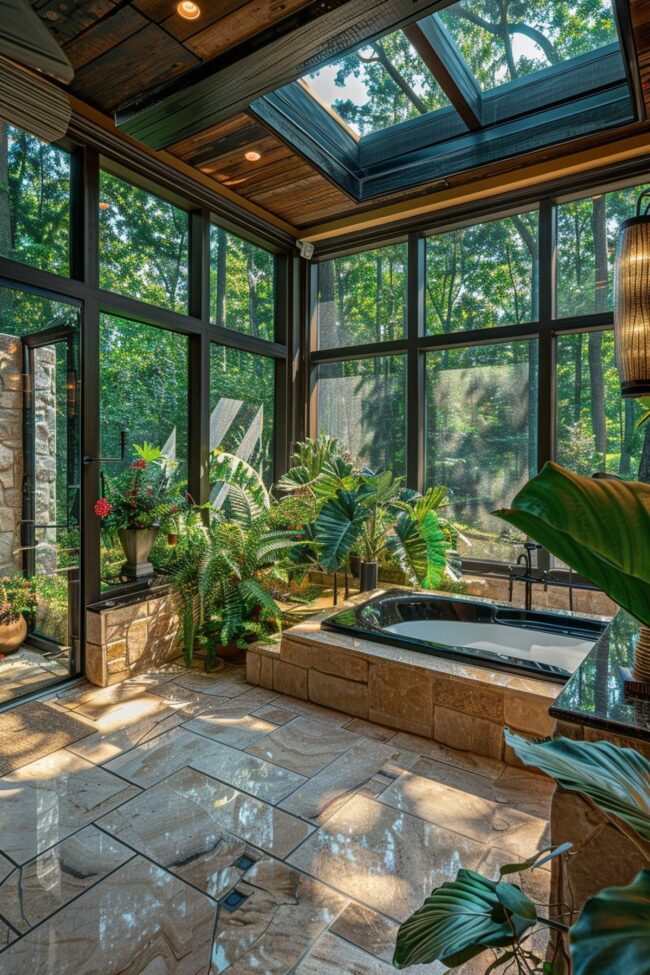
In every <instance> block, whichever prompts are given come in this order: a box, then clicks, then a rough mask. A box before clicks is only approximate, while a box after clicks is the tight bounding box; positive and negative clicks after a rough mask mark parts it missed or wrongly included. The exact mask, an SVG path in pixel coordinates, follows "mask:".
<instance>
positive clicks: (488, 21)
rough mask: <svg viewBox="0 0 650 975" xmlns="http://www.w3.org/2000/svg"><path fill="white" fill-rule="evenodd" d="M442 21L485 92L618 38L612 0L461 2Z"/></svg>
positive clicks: (483, 0)
mask: <svg viewBox="0 0 650 975" xmlns="http://www.w3.org/2000/svg"><path fill="white" fill-rule="evenodd" d="M438 17H439V18H440V20H441V21H442V23H443V24H444V26H445V28H446V29H447V31H448V32H449V34H450V36H451V37H452V38H453V40H454V41H455V42H456V44H457V45H458V48H459V50H460V52H461V54H462V56H463V58H464V59H465V61H466V63H467V65H468V66H469V67H470V69H471V70H472V72H473V74H474V77H475V78H476V80H477V82H478V84H479V86H480V87H481V89H482V90H483V91H489V90H490V89H492V88H497V87H499V86H501V85H504V84H507V83H508V82H510V81H516V80H517V79H519V78H525V77H526V76H527V75H530V74H532V73H533V72H534V71H539V70H541V69H543V68H549V67H551V66H552V65H554V64H559V63H561V62H563V61H568V60H569V59H571V58H574V57H578V56H579V55H581V54H589V53H591V52H594V51H597V50H599V49H600V48H602V47H606V46H607V45H608V44H613V43H616V41H617V40H618V36H617V32H616V24H615V22H614V12H613V10H612V4H611V0H579V2H578V3H566V2H562V0H553V2H552V3H549V0H509V2H506V3H503V2H502V0H461V2H460V3H455V4H453V5H452V6H451V7H446V8H445V9H444V10H442V11H440V13H439V14H438Z"/></svg>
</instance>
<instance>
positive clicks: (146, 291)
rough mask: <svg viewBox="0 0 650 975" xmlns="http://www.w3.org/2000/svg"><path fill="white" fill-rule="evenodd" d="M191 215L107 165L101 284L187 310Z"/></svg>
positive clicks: (102, 203)
mask: <svg viewBox="0 0 650 975" xmlns="http://www.w3.org/2000/svg"><path fill="white" fill-rule="evenodd" d="M188 235H189V218H188V214H187V213H186V211H185V210H180V209H179V208H178V207H175V206H173V205H172V204H171V203H168V202H167V201H166V200H162V199H161V198H160V197H158V196H153V194H151V193H146V192H145V191H144V190H141V189H140V188H139V187H137V186H133V184H131V183H127V182H125V181H124V180H123V179H119V178H118V177H117V176H113V175H112V173H107V172H104V171H102V173H101V178H100V194H99V247H100V251H99V281H100V286H101V287H102V288H107V289H108V290H109V291H117V292H119V293H120V294H125V295H129V297H131V298H138V299H140V300H141V301H147V302H149V303H151V304H152V305H160V307H161V308H170V309H172V311H178V312H183V313H187V300H188V292H187V288H188Z"/></svg>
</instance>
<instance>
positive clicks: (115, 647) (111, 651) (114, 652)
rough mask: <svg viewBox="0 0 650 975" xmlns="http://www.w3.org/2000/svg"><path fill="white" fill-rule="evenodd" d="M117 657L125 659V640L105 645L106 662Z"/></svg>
mask: <svg viewBox="0 0 650 975" xmlns="http://www.w3.org/2000/svg"><path fill="white" fill-rule="evenodd" d="M119 657H126V640H116V641H115V643H108V644H107V645H106V659H107V660H117V659H118V658H119Z"/></svg>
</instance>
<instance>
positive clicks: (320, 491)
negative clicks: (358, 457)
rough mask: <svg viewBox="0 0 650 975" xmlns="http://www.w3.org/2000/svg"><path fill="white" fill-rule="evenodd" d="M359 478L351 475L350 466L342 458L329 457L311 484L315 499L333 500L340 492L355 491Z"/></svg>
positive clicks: (356, 475)
mask: <svg viewBox="0 0 650 975" xmlns="http://www.w3.org/2000/svg"><path fill="white" fill-rule="evenodd" d="M360 480H361V479H360V476H359V475H358V474H353V472H352V464H350V463H348V461H347V460H344V459H343V457H336V456H335V457H330V458H328V459H327V460H326V461H324V463H323V466H322V468H321V471H320V474H319V475H318V477H316V478H315V479H314V480H313V481H312V484H311V489H312V491H313V492H314V495H315V497H316V498H317V499H320V500H323V499H327V498H334V497H336V495H337V494H338V493H339V492H340V491H355V490H357V489H358V488H359V484H360Z"/></svg>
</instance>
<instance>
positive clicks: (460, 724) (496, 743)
mask: <svg viewBox="0 0 650 975" xmlns="http://www.w3.org/2000/svg"><path fill="white" fill-rule="evenodd" d="M433 737H434V738H435V740H436V741H439V742H442V744H443V745H449V747H450V748H457V749H458V750H459V751H463V752H474V754H475V755H485V756H486V757H487V758H497V759H500V758H502V756H503V728H502V727H501V725H498V724H493V723H492V722H491V721H486V720H485V719H484V718H477V717H474V716H473V715H471V714H463V713H462V712H461V711H452V710H450V709H449V708H445V707H439V706H438V705H436V707H435V709H434V714H433Z"/></svg>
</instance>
